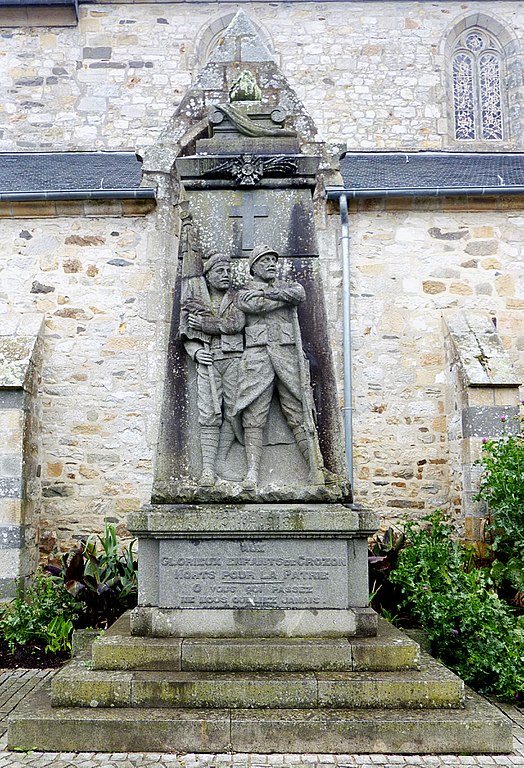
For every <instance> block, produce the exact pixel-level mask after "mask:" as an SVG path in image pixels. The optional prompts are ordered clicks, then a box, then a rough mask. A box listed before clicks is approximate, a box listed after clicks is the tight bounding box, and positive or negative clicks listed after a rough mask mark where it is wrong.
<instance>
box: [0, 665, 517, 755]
mask: <svg viewBox="0 0 524 768" xmlns="http://www.w3.org/2000/svg"><path fill="white" fill-rule="evenodd" d="M54 672H55V670H47V669H26V670H24V669H21V670H14V671H8V672H4V673H0V768H142V767H143V768H149V767H151V768H346V767H347V768H352V767H353V766H358V768H462V767H463V766H472V767H473V768H475V767H476V768H493V766H497V765H500V766H508V768H512V766H523V768H524V710H521V709H517V708H515V707H511V706H504V705H502V706H501V707H500V708H501V709H502V711H503V712H505V714H506V715H507V716H508V717H509V718H510V719H511V720H512V721H513V724H514V751H513V753H512V754H511V755H495V756H493V757H492V756H490V755H475V756H474V757H464V756H457V755H438V756H435V755H255V754H249V755H230V754H225V755H224V754H219V755H218V754H215V755H202V754H199V755H191V754H184V755H160V754H153V753H151V752H149V753H129V754H120V753H112V754H104V753H101V752H67V753H64V752H62V753H57V752H28V753H19V752H8V751H7V750H6V742H7V718H8V716H9V714H10V712H12V711H13V710H14V709H15V708H16V706H17V705H18V704H19V702H20V701H21V700H22V699H23V698H24V696H26V695H27V694H28V693H29V692H30V691H32V690H33V689H34V688H35V687H37V686H39V685H41V684H42V683H43V682H44V681H46V680H48V679H49V677H50V676H51V675H53V674H54Z"/></svg>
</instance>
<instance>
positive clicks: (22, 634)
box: [0, 571, 80, 653]
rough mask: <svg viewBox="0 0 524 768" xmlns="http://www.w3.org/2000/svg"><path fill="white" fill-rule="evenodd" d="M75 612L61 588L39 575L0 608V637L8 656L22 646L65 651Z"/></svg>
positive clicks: (41, 574)
mask: <svg viewBox="0 0 524 768" xmlns="http://www.w3.org/2000/svg"><path fill="white" fill-rule="evenodd" d="M79 608H80V606H79V605H78V603H77V601H76V600H75V599H74V597H73V596H72V595H71V594H69V592H68V591H67V590H66V589H65V587H64V586H63V585H60V584H56V583H54V582H53V581H52V580H51V579H50V578H49V577H47V576H46V575H45V574H43V573H41V572H40V571H39V572H38V573H37V574H36V576H35V578H34V580H33V583H32V584H31V585H30V586H28V587H27V588H26V589H25V590H23V591H22V589H20V594H19V595H18V596H17V597H16V598H15V599H14V600H11V601H10V602H9V603H7V604H6V605H4V606H1V607H0V637H1V638H3V639H4V640H5V641H6V643H7V646H8V648H9V650H10V652H11V653H15V651H16V649H17V648H18V647H19V646H25V645H32V646H35V647H36V648H40V649H41V650H44V651H45V652H46V653H59V652H61V651H68V650H70V649H71V633H72V631H73V622H74V621H75V619H76V617H77V615H78V612H79Z"/></svg>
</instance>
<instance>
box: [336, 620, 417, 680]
mask: <svg viewBox="0 0 524 768" xmlns="http://www.w3.org/2000/svg"><path fill="white" fill-rule="evenodd" d="M350 642H351V654H352V658H353V669H354V670H355V671H363V670H388V669H390V670H394V669H418V667H419V666H420V649H419V646H418V644H417V643H416V642H415V641H414V640H412V639H410V638H409V637H407V636H406V635H405V634H404V633H403V632H400V630H398V629H397V628H396V627H394V626H393V625H392V624H390V623H389V622H388V621H386V620H385V619H383V618H382V617H380V616H379V617H378V621H377V634H376V636H375V637H359V638H351V639H350Z"/></svg>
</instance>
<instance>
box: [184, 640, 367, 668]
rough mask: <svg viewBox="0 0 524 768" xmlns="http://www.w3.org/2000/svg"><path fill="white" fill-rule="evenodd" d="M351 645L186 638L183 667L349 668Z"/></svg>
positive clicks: (311, 641) (335, 642) (343, 642)
mask: <svg viewBox="0 0 524 768" xmlns="http://www.w3.org/2000/svg"><path fill="white" fill-rule="evenodd" d="M352 664H353V660H352V654H351V645H350V644H349V642H348V640H347V639H346V638H344V639H340V640H321V639H316V640H311V639H303V638H282V639H275V638H263V639H259V638H256V639H255V638H244V639H240V638H235V639H231V640H228V639H223V640H218V639H216V638H209V639H206V640H196V639H186V640H184V644H183V646H182V668H183V669H187V670H197V669H198V670H209V671H213V672H218V671H220V670H229V671H237V672H254V671H257V670H259V671H262V670H267V671H273V672H275V671H282V672H295V671H298V670H304V671H307V670H317V669H323V670H350V669H352Z"/></svg>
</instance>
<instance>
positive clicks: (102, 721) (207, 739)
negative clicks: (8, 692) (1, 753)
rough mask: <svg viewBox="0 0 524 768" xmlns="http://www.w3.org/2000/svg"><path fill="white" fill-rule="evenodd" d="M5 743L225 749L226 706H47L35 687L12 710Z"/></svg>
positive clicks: (55, 747)
mask: <svg viewBox="0 0 524 768" xmlns="http://www.w3.org/2000/svg"><path fill="white" fill-rule="evenodd" d="M8 748H9V749H18V750H23V751H28V750H33V749H38V750H42V751H44V752H93V751H94V750H98V749H100V750H104V751H105V752H107V751H109V752H144V751H147V752H207V753H209V752H227V751H229V749H230V717H229V713H228V711H227V710H222V711H221V710H206V709H200V710H196V711H195V710H190V709H179V710H171V709H165V708H161V709H158V708H157V709H136V710H134V709H118V708H89V709H81V708H79V707H76V708H73V709H64V708H56V707H55V708H52V707H51V706H50V698H49V694H48V692H47V690H45V689H40V691H38V692H37V693H36V694H34V695H33V696H31V697H28V699H27V700H26V701H24V703H23V704H22V705H21V706H20V707H19V708H18V709H17V712H16V714H15V715H14V716H13V721H12V723H11V725H10V729H9V736H8Z"/></svg>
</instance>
